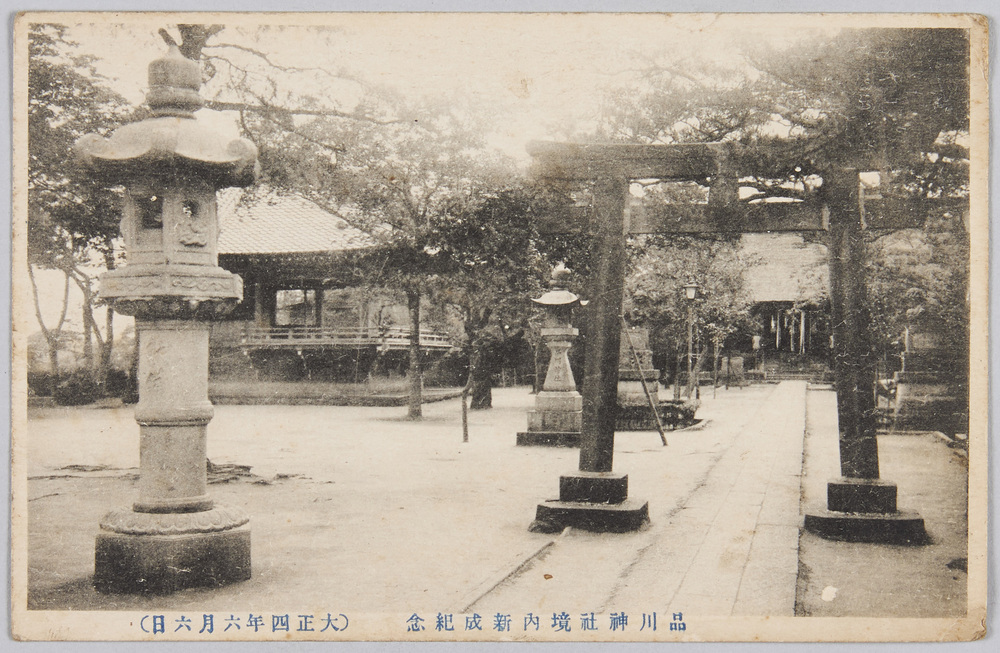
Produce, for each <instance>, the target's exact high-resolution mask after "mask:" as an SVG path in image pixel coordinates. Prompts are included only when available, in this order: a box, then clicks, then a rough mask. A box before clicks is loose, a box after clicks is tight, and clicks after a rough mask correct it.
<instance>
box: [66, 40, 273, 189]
mask: <svg viewBox="0 0 1000 653" xmlns="http://www.w3.org/2000/svg"><path fill="white" fill-rule="evenodd" d="M200 86H201V69H200V67H199V66H198V63H197V62H195V61H192V60H190V59H188V58H186V57H184V56H183V55H182V54H181V52H180V50H179V49H178V48H177V46H176V45H174V44H171V45H170V50H169V51H168V52H167V54H166V55H165V56H164V57H161V58H159V59H157V60H155V61H153V62H152V63H150V65H149V92H148V93H147V94H146V103H147V104H148V105H149V108H150V109H151V111H152V114H153V116H152V117H151V118H147V119H145V120H141V121H139V122H136V123H131V124H128V125H124V126H122V127H119V128H118V129H117V130H115V131H114V133H112V134H111V136H110V137H109V138H107V139H105V138H102V137H100V136H98V135H97V134H88V135H86V136H84V137H82V138H81V139H80V140H79V141H77V144H76V147H75V151H76V154H77V156H78V158H79V159H80V161H81V162H82V163H83V165H85V166H86V167H87V168H88V169H90V170H91V172H93V173H94V174H96V175H98V176H100V177H104V178H105V179H107V180H108V181H112V182H124V181H127V180H128V179H131V178H136V177H145V176H157V175H159V174H177V173H181V174H186V175H191V176H194V177H196V178H198V179H202V180H205V181H206V182H208V183H209V184H211V185H213V186H214V187H215V188H216V189H219V188H225V187H229V186H247V185H249V184H252V183H253V182H254V181H255V180H256V178H257V175H258V172H259V164H258V163H257V147H256V146H255V145H254V144H253V143H251V142H250V141H248V140H246V139H243V138H238V139H236V140H227V139H225V138H223V137H221V136H220V135H219V134H218V133H217V132H216V130H214V129H211V128H209V127H206V126H205V125H203V124H202V123H200V122H199V121H198V120H196V119H195V117H194V112H195V111H196V110H197V109H199V108H201V106H202V105H203V101H202V99H201V96H200V95H199V94H198V90H199V88H200Z"/></svg>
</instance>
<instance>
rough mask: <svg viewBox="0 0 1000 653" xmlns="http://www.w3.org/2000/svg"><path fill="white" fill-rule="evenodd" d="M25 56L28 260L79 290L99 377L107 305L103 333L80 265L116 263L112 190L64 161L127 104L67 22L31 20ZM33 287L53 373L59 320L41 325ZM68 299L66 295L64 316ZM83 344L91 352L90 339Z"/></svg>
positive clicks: (108, 332)
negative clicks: (80, 140) (68, 31)
mask: <svg viewBox="0 0 1000 653" xmlns="http://www.w3.org/2000/svg"><path fill="white" fill-rule="evenodd" d="M28 57H29V58H28V264H29V266H37V267H41V268H46V269H54V270H59V271H61V272H62V273H63V274H64V275H65V276H66V283H67V286H68V284H69V282H70V281H72V282H73V283H74V284H76V285H77V286H78V287H79V289H80V291H81V292H82V293H83V296H84V304H83V322H84V331H85V334H87V335H88V339H87V340H89V336H90V335H92V336H94V337H96V338H97V339H98V344H99V346H100V364H99V366H98V371H99V376H101V377H103V376H104V375H106V373H107V371H108V368H109V367H110V363H111V348H112V345H113V341H114V330H113V324H114V323H113V319H114V314H113V311H111V309H110V308H109V309H108V311H107V317H106V322H105V332H104V335H103V336H102V335H101V330H100V328H99V327H98V326H97V322H96V320H95V319H94V313H93V309H94V292H93V287H92V275H91V274H88V273H87V272H86V268H87V266H88V265H91V264H92V263H94V262H95V259H96V262H97V263H98V264H103V265H104V266H106V267H107V268H109V269H110V268H112V267H114V264H115V253H114V247H113V241H114V239H115V238H116V237H117V234H118V220H119V215H120V212H119V211H120V210H119V202H118V197H117V193H116V191H115V190H114V189H112V190H108V189H105V188H102V187H101V185H100V184H97V183H95V182H94V181H93V180H91V179H89V178H87V177H86V176H85V175H82V174H79V173H78V172H77V171H76V170H75V169H74V167H73V166H71V165H68V164H67V161H69V160H70V158H71V148H72V146H73V144H74V143H75V142H76V140H77V139H78V138H79V137H80V136H82V135H83V134H86V133H99V134H106V133H107V132H108V131H110V130H111V129H112V128H114V127H115V126H117V124H118V123H119V121H120V120H122V119H124V118H126V117H127V116H128V114H129V112H130V108H129V107H128V105H127V103H126V102H125V100H124V98H122V97H121V96H120V95H118V94H117V93H115V92H114V91H112V90H110V88H108V87H107V86H106V85H104V84H103V83H102V82H103V81H104V80H103V78H102V77H101V76H100V75H99V74H98V73H97V72H96V70H95V69H94V67H93V58H92V57H87V56H84V55H81V54H79V53H78V52H77V50H76V44H75V43H74V42H72V41H71V40H69V39H68V38H67V36H66V28H65V26H62V25H53V24H32V25H31V26H30V28H29V34H28ZM32 280H33V281H34V278H33V277H32ZM32 288H33V290H35V292H34V300H35V304H36V309H37V310H36V314H37V315H38V317H39V324H40V325H41V327H42V330H43V333H44V334H45V336H46V341H47V342H48V343H49V347H50V352H51V353H50V359H51V360H52V361H53V366H54V369H53V371H54V372H57V373H58V366H57V365H56V361H57V356H56V354H55V352H54V348H57V347H58V343H59V337H58V335H59V334H58V331H59V330H60V329H61V327H62V324H63V322H64V319H65V318H63V319H60V320H59V322H58V323H57V327H56V328H54V329H49V328H46V326H45V325H44V324H42V322H41V310H40V306H39V305H38V303H39V301H40V297H39V293H38V292H37V287H36V285H35V284H34V283H33V284H32ZM67 298H68V295H67V293H65V292H64V306H63V311H62V315H63V316H65V312H66V311H65V308H66V299H67ZM84 346H85V348H88V349H89V342H85V345H84ZM91 362H93V361H91Z"/></svg>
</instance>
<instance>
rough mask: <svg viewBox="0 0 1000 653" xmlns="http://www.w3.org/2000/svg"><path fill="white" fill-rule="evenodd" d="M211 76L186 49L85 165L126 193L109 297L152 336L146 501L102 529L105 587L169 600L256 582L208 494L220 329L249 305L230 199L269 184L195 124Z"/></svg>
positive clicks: (142, 451)
mask: <svg viewBox="0 0 1000 653" xmlns="http://www.w3.org/2000/svg"><path fill="white" fill-rule="evenodd" d="M200 84H201V71H200V69H199V66H198V64H197V63H195V62H194V61H191V60H188V59H185V58H184V57H183V56H182V55H181V54H180V51H179V50H178V48H177V47H176V45H171V48H170V52H169V53H168V54H167V55H166V56H165V57H163V58H161V59H157V60H156V61H154V62H153V63H151V64H150V66H149V85H150V90H149V94H148V95H147V103H148V104H149V107H150V109H151V110H152V114H153V117H151V118H148V119H146V120H143V121H141V122H138V123H133V124H129V125H125V126H123V127H121V128H119V129H118V130H116V131H115V132H114V133H113V134H112V135H111V137H110V138H108V139H107V140H105V139H104V138H101V137H100V136H97V135H93V134H91V135H88V136H84V137H83V138H81V139H80V141H79V142H78V143H77V146H76V153H77V155H78V156H79V158H80V159H81V163H82V164H83V165H84V166H85V167H86V168H87V169H88V170H89V171H90V172H91V173H92V174H93V175H94V176H95V177H96V178H98V179H99V180H101V181H103V182H106V183H108V185H119V184H121V185H124V186H125V188H126V191H125V198H124V200H125V201H124V211H123V218H122V235H123V237H124V240H125V247H126V252H127V263H128V264H127V265H125V266H123V267H121V268H118V269H116V270H113V271H111V272H108V273H106V274H104V275H102V277H101V286H100V295H101V297H102V298H103V299H105V300H106V301H108V302H109V303H110V304H111V305H112V306H113V307H114V309H115V310H116V311H118V312H119V313H123V314H126V315H134V316H135V321H136V332H137V335H138V346H139V350H138V358H139V403H138V404H137V405H136V408H135V419H136V421H137V422H138V423H139V460H140V474H139V497H138V499H137V500H136V501H135V502H134V503H133V504H132V506H131V507H128V508H122V509H119V510H114V511H112V512H111V513H109V514H108V515H106V516H105V517H104V519H102V520H101V524H100V526H101V532H100V533H99V534H98V536H97V541H96V546H95V560H94V585H95V587H96V588H97V589H98V590H99V591H102V592H115V593H129V592H152V593H165V592H172V591H176V590H180V589H185V588H190V587H206V586H215V585H219V584H223V583H229V582H234V581H240V580H246V579H248V578H250V572H251V569H250V527H249V521H250V518H249V516H247V515H246V514H244V513H243V512H242V511H240V510H236V509H232V508H225V507H221V506H217V505H215V503H214V502H213V501H212V499H211V497H209V495H208V491H207V469H206V463H207V457H206V437H207V434H206V429H207V426H208V423H209V421H210V420H211V419H212V414H213V408H212V404H211V402H210V401H209V400H208V343H209V332H210V329H211V322H212V320H214V319H215V318H217V317H218V316H219V315H221V314H223V313H225V312H226V311H228V310H230V309H231V308H232V307H233V306H235V305H236V303H237V302H239V301H240V300H241V299H242V298H243V282H242V280H241V279H240V278H239V277H238V276H236V275H234V274H232V273H230V272H227V271H226V270H223V269H222V268H220V267H219V266H218V264H217V262H218V255H217V248H216V245H217V243H218V235H219V228H218V219H217V216H216V191H217V190H218V189H219V188H224V187H227V186H245V185H248V184H250V183H253V181H254V180H255V179H256V174H257V165H256V161H257V150H256V148H255V147H254V146H253V144H252V143H250V142H248V141H245V140H242V139H237V140H235V141H226V140H224V139H220V138H219V136H218V135H217V134H216V133H215V132H214V131H212V130H210V129H208V128H206V127H204V126H203V125H201V124H200V123H199V122H198V121H197V120H195V118H194V111H195V110H196V109H197V108H199V107H200V106H201V104H202V101H201V98H200V96H199V95H198V89H199V86H200Z"/></svg>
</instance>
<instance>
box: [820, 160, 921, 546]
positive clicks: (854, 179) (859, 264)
mask: <svg viewBox="0 0 1000 653" xmlns="http://www.w3.org/2000/svg"><path fill="white" fill-rule="evenodd" d="M823 186H824V194H825V195H826V205H827V207H828V208H829V212H830V213H829V219H830V221H829V225H830V226H829V228H830V232H829V240H828V242H829V257H830V300H831V301H830V304H831V307H830V308H831V316H830V318H831V322H832V324H833V345H834V374H835V378H836V386H837V417H838V433H839V443H840V473H841V476H840V478H836V479H834V480H831V481H830V482H829V483H828V484H827V509H826V510H822V511H818V512H816V511H814V512H810V513H808V514H806V516H805V528H806V530H808V531H810V532H812V533H815V534H817V535H819V536H821V537H825V538H829V539H838V540H848V541H854V542H885V543H894V544H923V543H925V542H926V541H927V532H926V530H925V529H924V520H923V518H921V517H920V515H919V514H917V513H915V512H912V511H900V510H899V509H898V508H897V506H896V484H895V483H892V482H890V481H886V480H884V479H882V478H881V477H880V474H879V456H878V440H877V437H876V429H877V420H876V405H875V393H874V388H875V354H874V351H873V349H872V341H871V331H870V329H871V312H870V311H869V308H868V306H869V304H868V297H867V289H866V286H865V277H864V250H863V247H864V244H863V243H862V240H861V229H862V214H861V201H860V187H861V185H860V182H859V178H858V171H857V170H851V169H847V170H834V171H830V172H827V173H825V174H824V175H823Z"/></svg>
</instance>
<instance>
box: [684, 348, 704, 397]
mask: <svg viewBox="0 0 1000 653" xmlns="http://www.w3.org/2000/svg"><path fill="white" fill-rule="evenodd" d="M706 349H707V348H706ZM705 354H706V352H705V351H704V350H696V353H695V358H696V359H697V361H696V362H695V364H694V369H692V370H691V378H689V379H688V388H687V396H688V399H690V398H691V395H693V394H696V392H697V388H698V377H699V376H701V371H702V370H703V369H705V359H707V358H708V356H706V355H705Z"/></svg>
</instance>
